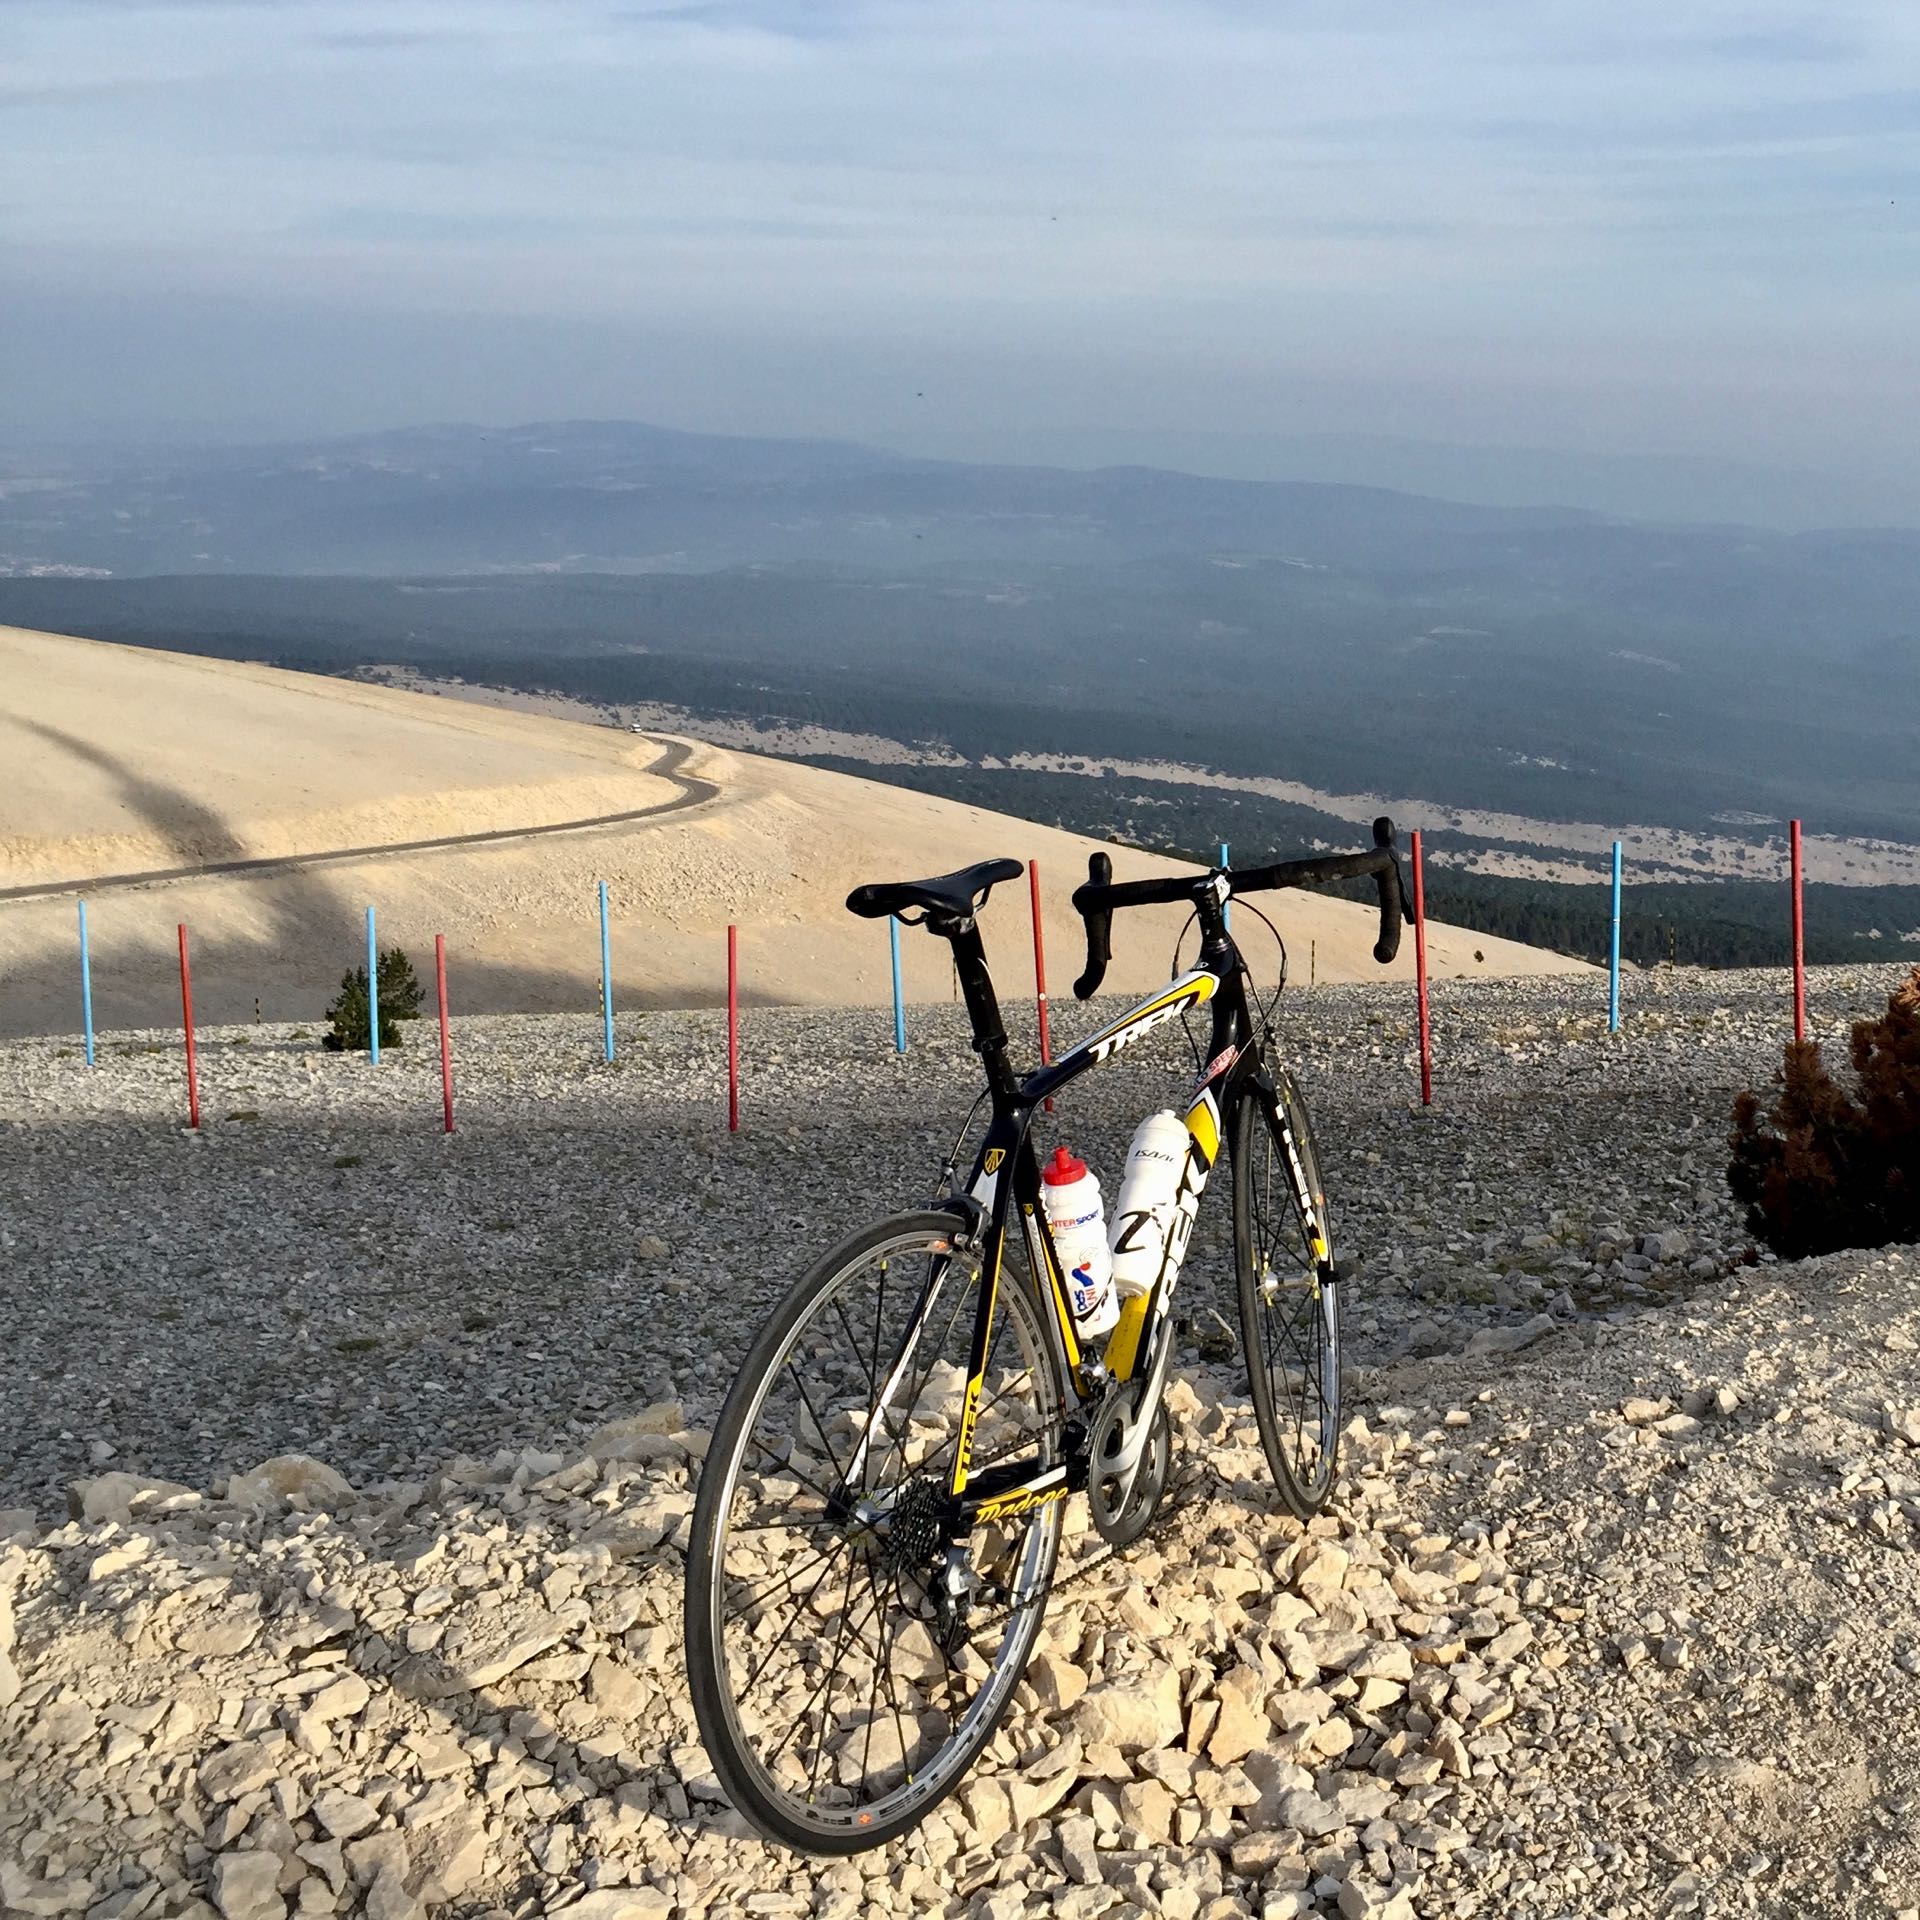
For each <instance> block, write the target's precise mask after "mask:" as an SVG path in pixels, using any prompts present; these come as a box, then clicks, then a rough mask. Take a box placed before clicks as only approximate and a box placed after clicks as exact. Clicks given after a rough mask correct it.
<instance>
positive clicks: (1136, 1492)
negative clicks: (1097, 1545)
mask: <svg viewBox="0 0 1920 1920" xmlns="http://www.w3.org/2000/svg"><path fill="white" fill-rule="evenodd" d="M1138 1393H1139V1387H1138V1386H1137V1385H1136V1386H1133V1387H1131V1388H1128V1389H1126V1390H1124V1391H1122V1392H1119V1393H1116V1394H1115V1395H1114V1396H1113V1398H1112V1399H1110V1400H1109V1401H1108V1402H1107V1403H1106V1405H1105V1406H1103V1407H1102V1408H1101V1409H1100V1411H1099V1412H1098V1413H1097V1414H1096V1415H1095V1416H1094V1421H1093V1430H1092V1432H1091V1433H1090V1434H1089V1435H1088V1436H1087V1460H1088V1470H1087V1507H1088V1510H1089V1513H1090V1515H1091V1517H1092V1520H1093V1529H1094V1531H1095V1532H1096V1533H1097V1534H1099V1536H1100V1538H1101V1539H1102V1540H1104V1541H1106V1543H1107V1544H1108V1545H1109V1546H1113V1547H1124V1546H1128V1545H1131V1543H1132V1542H1134V1541H1135V1540H1137V1539H1139V1537H1140V1536H1141V1535H1142V1534H1143V1533H1145V1532H1146V1530H1147V1529H1148V1528H1149V1527H1150V1526H1152V1525H1153V1516H1154V1515H1155V1514H1156V1513H1157V1512H1158V1511H1159V1509H1160V1501H1161V1497H1162V1495H1164V1494H1165V1492H1166V1490H1167V1475H1168V1472H1169V1470H1170V1469H1171V1467H1172V1465H1173V1421H1172V1419H1171V1417H1170V1416H1169V1415H1168V1413H1167V1404H1166V1400H1165V1399H1164V1397H1163V1398H1162V1399H1161V1402H1160V1404H1159V1405H1158V1406H1157V1407H1156V1408H1155V1409H1154V1413H1153V1424H1152V1426H1151V1427H1149V1428H1148V1430H1147V1444H1146V1450H1145V1452H1144V1453H1142V1454H1141V1456H1140V1470H1139V1472H1138V1473H1136V1474H1135V1475H1134V1480H1133V1493H1132V1495H1131V1497H1130V1498H1129V1499H1128V1500H1127V1501H1126V1502H1125V1504H1124V1505H1117V1504H1116V1503H1117V1502H1118V1500H1119V1494H1120V1483H1119V1480H1118V1478H1117V1477H1116V1476H1113V1475H1110V1474H1109V1473H1108V1472H1107V1471H1106V1466H1105V1463H1106V1462H1107V1461H1109V1460H1112V1459H1114V1458H1115V1457H1116V1456H1118V1455H1119V1454H1120V1452H1121V1451H1122V1450H1123V1449H1124V1448H1125V1447H1126V1445H1127V1442H1128V1441H1129V1440H1130V1439H1131V1438H1132V1437H1133V1433H1134V1429H1135V1422H1136V1421H1137V1420H1138V1419H1139V1414H1138V1412H1137V1411H1136V1407H1135V1397H1136V1396H1137V1394H1138Z"/></svg>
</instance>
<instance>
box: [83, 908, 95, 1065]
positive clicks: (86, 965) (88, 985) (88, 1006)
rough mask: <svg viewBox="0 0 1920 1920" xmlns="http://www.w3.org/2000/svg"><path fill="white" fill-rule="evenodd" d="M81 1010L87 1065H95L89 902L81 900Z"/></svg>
mask: <svg viewBox="0 0 1920 1920" xmlns="http://www.w3.org/2000/svg"><path fill="white" fill-rule="evenodd" d="M80 1012H81V1014H82V1016H83V1017H84V1019H85V1020H86V1023H87V1065H88V1066H92V1065H93V953H92V950H91V949H90V948H89V947H88V945H87V903H86V902H85V901H84V900H82V901H81V902H80Z"/></svg>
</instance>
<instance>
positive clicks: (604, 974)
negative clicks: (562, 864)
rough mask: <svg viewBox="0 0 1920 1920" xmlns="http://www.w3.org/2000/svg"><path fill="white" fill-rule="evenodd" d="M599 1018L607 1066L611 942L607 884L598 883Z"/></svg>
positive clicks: (610, 1046) (610, 1024) (610, 1036)
mask: <svg viewBox="0 0 1920 1920" xmlns="http://www.w3.org/2000/svg"><path fill="white" fill-rule="evenodd" d="M600 1018H601V1021H602V1023H603V1024H604V1025H605V1027H606V1030H607V1064H608V1065H609V1066H611V1065H612V1064H613V940H612V937H611V935H610V934H609V933H608V931H607V883H606V882H605V881H604V880H602V881H601V882H600Z"/></svg>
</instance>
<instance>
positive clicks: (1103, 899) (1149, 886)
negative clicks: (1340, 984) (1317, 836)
mask: <svg viewBox="0 0 1920 1920" xmlns="http://www.w3.org/2000/svg"><path fill="white" fill-rule="evenodd" d="M1363 874H1371V875H1372V876H1373V880H1374V884H1375V886H1376V888H1377V889H1378V891H1379V896H1380V938H1379V940H1378V941H1377V942H1375V944H1374V949H1373V957H1374V958H1375V959H1376V960H1377V961H1379V962H1380V964H1381V965H1382V966H1383V967H1384V966H1385V965H1386V964H1387V963H1388V962H1389V961H1390V960H1392V958H1393V957H1394V955H1395V954H1396V953H1398V952H1399V951H1400V923H1401V920H1402V918H1403V917H1404V918H1408V919H1410V918H1411V917H1412V912H1413V910H1412V907H1411V906H1410V905H1409V903H1408V901H1407V897H1406V889H1405V886H1404V885H1403V884H1402V882H1401V879H1400V861H1399V858H1398V856H1397V855H1396V854H1395V852H1394V848H1393V822H1392V821H1391V820H1389V819H1388V818H1387V817H1386V815H1385V814H1382V815H1381V816H1380V818H1379V819H1377V820H1376V821H1375V822H1374V823H1373V846H1372V848H1371V849H1370V850H1369V851H1368V852H1366V853H1335V854H1326V855H1323V856H1321V857H1320V858H1317V859H1312V860H1282V861H1279V862H1278V863H1276V864H1275V865H1273V866H1270V867H1228V868H1221V869H1218V870H1216V872H1213V873H1204V874H1198V875H1194V874H1172V875H1169V876H1168V877H1167V878H1165V879H1161V880H1123V881H1121V882H1120V883H1119V884H1118V885H1117V886H1116V885H1115V884H1114V880H1113V862H1112V860H1111V859H1109V858H1108V856H1107V855H1106V854H1104V853H1096V854H1093V855H1090V856H1089V858H1088V860H1087V883H1086V885H1085V886H1083V887H1077V888H1075V889H1074V895H1073V904H1074V908H1075V910H1076V911H1077V912H1078V913H1079V915H1080V917H1081V919H1082V920H1084V921H1085V922H1086V927H1087V970H1086V972H1085V973H1083V974H1082V975H1081V976H1080V978H1079V979H1078V980H1076V981H1075V982H1074V983H1073V992H1074V997H1075V998H1076V999H1079V1000H1091V999H1092V998H1093V996H1094V995H1095V994H1096V993H1098V992H1099V991H1100V983H1101V981H1102V980H1104V979H1105V978H1106V973H1107V962H1108V961H1109V960H1110V959H1111V958H1112V957H1113V945H1112V936H1113V915H1114V910H1115V909H1116V908H1119V907H1158V906H1177V905H1179V904H1180V903H1181V902H1183V901H1185V902H1188V903H1191V904H1194V905H1198V904H1199V902H1200V901H1201V900H1202V899H1203V898H1205V897H1206V895H1207V894H1208V893H1209V891H1210V890H1212V888H1213V887H1214V885H1215V883H1216V880H1224V881H1225V882H1226V886H1227V891H1226V893H1225V894H1224V895H1222V896H1220V897H1221V900H1222V902H1223V904H1224V902H1225V900H1227V899H1230V898H1231V897H1232V896H1233V895H1234V894H1236V893H1271V892H1275V891H1278V890H1279V889H1280V888H1282V887H1317V886H1320V885H1322V884H1323V883H1324V882H1326V881H1328V880H1354V879H1358V878H1360V877H1361V876H1362V875H1363Z"/></svg>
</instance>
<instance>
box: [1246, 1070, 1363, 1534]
mask: <svg viewBox="0 0 1920 1920" xmlns="http://www.w3.org/2000/svg"><path fill="white" fill-rule="evenodd" d="M1228 1138H1229V1140H1230V1142H1231V1144H1232V1151H1233V1260H1234V1269H1235V1272H1236V1275H1237V1277H1238V1280H1239V1285H1240V1327H1241V1333H1242V1344H1243V1345H1244V1346H1245V1349H1246V1355H1247V1371H1248V1373H1249V1375H1250V1376H1251V1380H1252V1386H1253V1409H1254V1414H1255V1416H1256V1417H1257V1419H1258V1420H1259V1423H1260V1438H1261V1440H1262V1442H1263V1443H1264V1444H1265V1446H1266V1450H1267V1460H1268V1463H1269V1464H1270V1465H1271V1466H1272V1468H1273V1477H1274V1479H1275V1481H1276V1482H1277V1483H1278V1485H1279V1488H1280V1497H1281V1499H1282V1500H1284V1501H1285V1502H1286V1505H1287V1508H1288V1510H1289V1511H1290V1512H1292V1513H1294V1514H1296V1515H1297V1516H1298V1517H1299V1518H1300V1519H1302V1520H1306V1519H1309V1518H1311V1517H1312V1515H1314V1514H1315V1513H1317V1512H1318V1511H1319V1510H1320V1508H1321V1507H1323V1506H1324V1505H1325V1504H1326V1499H1327V1495H1328V1493H1329V1492H1331V1491H1332V1488H1333V1471H1334V1462H1335V1458H1336V1456H1337V1455H1338V1453H1339V1448H1340V1286H1339V1282H1338V1281H1337V1280H1335V1278H1334V1272H1333V1233H1332V1228H1331V1227H1330V1226H1329V1225H1328V1222H1327V1202H1326V1189H1325V1186H1324V1185H1323V1183H1322V1181H1321V1178H1320V1160H1319V1156H1318V1154H1317V1153H1316V1152H1315V1151H1314V1145H1313V1127H1312V1124H1311V1122H1309V1120H1308V1119H1307V1109H1306V1103H1305V1102H1304V1101H1303V1100H1302V1099H1301V1098H1300V1090H1299V1088H1298V1087H1296V1086H1295V1085H1294V1083H1293V1076H1292V1075H1291V1074H1290V1073H1288V1072H1287V1071H1286V1069H1285V1068H1284V1067H1282V1068H1278V1069H1273V1070H1270V1071H1267V1072H1261V1073H1259V1074H1254V1075H1249V1076H1248V1078H1247V1079H1246V1080H1244V1081H1243V1082H1242V1083H1241V1088H1240V1093H1239V1097H1238V1099H1237V1101H1236V1102H1235V1105H1234V1111H1233V1121H1232V1128H1231V1131H1230V1133H1229V1135H1228Z"/></svg>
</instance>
